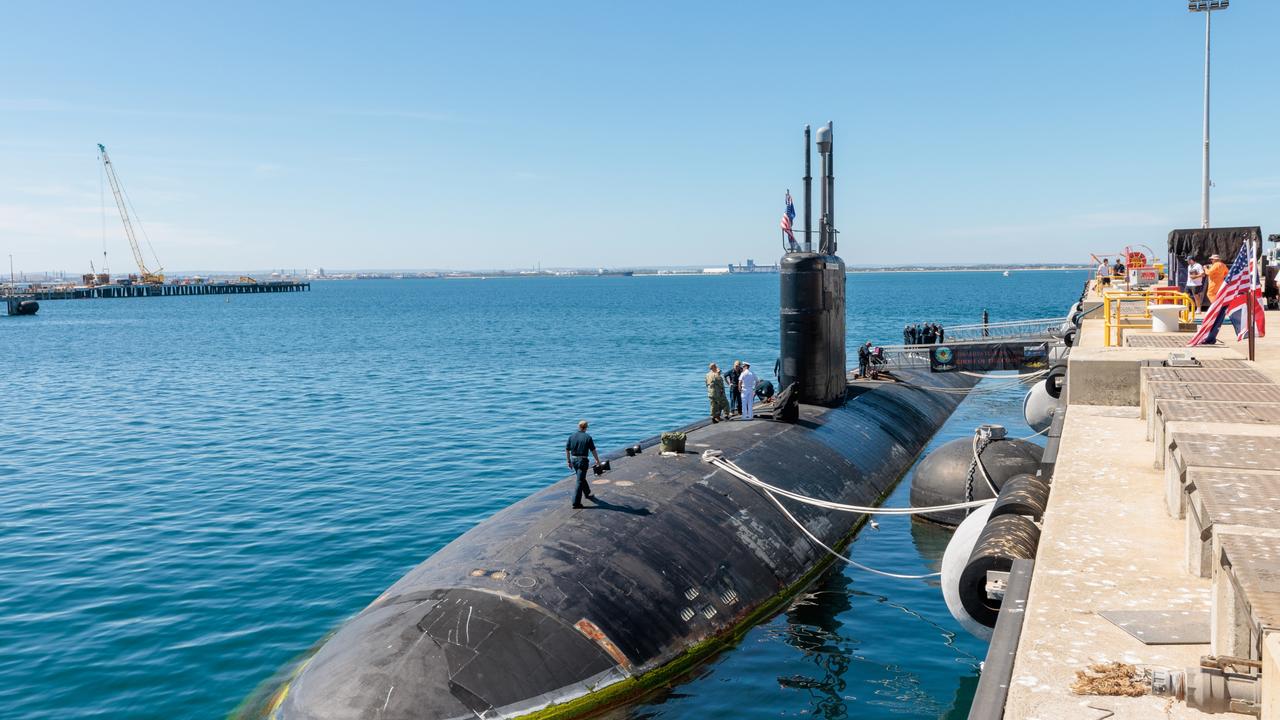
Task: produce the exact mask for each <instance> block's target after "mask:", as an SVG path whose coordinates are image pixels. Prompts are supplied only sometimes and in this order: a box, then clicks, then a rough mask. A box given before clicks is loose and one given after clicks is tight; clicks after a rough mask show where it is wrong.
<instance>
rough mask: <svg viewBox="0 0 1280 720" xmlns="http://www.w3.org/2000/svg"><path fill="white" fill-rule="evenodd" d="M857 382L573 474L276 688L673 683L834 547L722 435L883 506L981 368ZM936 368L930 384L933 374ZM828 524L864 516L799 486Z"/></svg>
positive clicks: (594, 689) (470, 704)
mask: <svg viewBox="0 0 1280 720" xmlns="http://www.w3.org/2000/svg"><path fill="white" fill-rule="evenodd" d="M901 375H902V376H903V379H904V380H908V381H914V382H916V383H919V385H914V384H912V382H903V383H893V382H866V383H862V382H855V383H852V384H850V385H849V386H848V389H847V392H848V396H849V399H848V401H847V402H846V403H844V404H842V405H839V406H837V407H823V406H816V405H802V406H801V411H800V419H799V421H798V422H796V423H794V424H789V423H781V422H772V421H768V420H755V421H750V422H730V423H721V424H718V425H701V426H698V427H695V428H694V429H692V430H691V431H690V432H689V434H688V446H687V450H688V452H686V453H685V454H682V455H680V456H676V457H670V456H660V455H659V454H658V452H657V448H650V449H646V450H645V452H644V453H643V454H640V455H637V456H635V457H617V458H616V459H614V460H613V470H612V472H610V473H608V475H606V476H604V477H603V478H594V479H593V487H594V488H595V492H596V494H597V496H598V497H599V498H600V499H601V502H600V503H599V505H598V506H597V507H590V506H588V508H587V509H584V510H576V511H575V510H572V509H570V508H569V503H570V499H571V495H572V488H573V484H574V481H573V479H572V478H571V477H570V478H566V479H563V480H561V481H559V482H557V483H555V484H554V485H551V486H550V487H548V488H546V489H544V490H541V491H539V492H537V493H534V494H533V495H531V496H529V497H528V498H526V499H524V500H522V501H520V502H518V503H516V504H515V505H512V506H510V507H508V508H506V509H505V510H502V511H500V512H499V513H497V514H496V515H494V516H493V517H491V518H489V519H488V520H486V521H484V522H483V523H481V524H479V525H477V526H476V527H475V528H473V529H472V530H470V531H468V532H467V533H465V534H463V535H462V536H460V537H459V538H457V539H456V540H454V541H453V542H452V543H450V544H449V545H448V546H446V547H444V548H443V549H441V550H440V551H439V552H438V553H436V554H435V555H433V556H432V557H431V558H429V559H427V560H426V561H424V562H423V563H422V564H420V565H419V566H417V567H416V568H414V569H413V570H412V571H410V572H409V573H408V574H407V575H405V576H404V577H403V578H402V579H401V580H400V581H398V582H397V583H395V585H393V586H392V587H391V588H389V589H388V590H387V591H386V592H385V593H383V594H382V595H381V596H380V597H379V598H377V599H376V600H375V601H374V602H373V603H371V604H370V605H369V606H368V607H366V608H365V609H364V610H363V611H362V612H360V613H359V614H358V615H357V616H356V617H354V618H353V619H351V620H350V621H348V622H347V623H346V624H345V625H344V626H342V627H341V628H340V629H339V630H338V631H337V632H336V633H335V634H334V635H333V636H332V637H331V638H330V639H329V640H328V641H327V642H326V643H324V644H323V646H321V647H320V649H319V650H318V651H317V652H316V653H315V654H314V655H313V656H312V657H310V658H309V659H308V660H306V661H305V662H304V663H302V665H301V667H300V669H299V670H298V671H297V672H296V673H295V674H294V676H293V677H292V679H291V680H289V681H288V682H287V683H286V684H285V685H284V686H282V687H281V688H280V689H279V691H278V692H276V693H275V694H274V696H273V697H272V700H271V701H270V705H269V706H268V707H267V708H266V710H267V713H266V714H267V715H268V716H269V717H271V718H279V719H280V720H321V719H323V720H335V719H338V718H343V719H347V718H351V719H355V718H361V719H363V718H387V719H399V718H404V719H408V718H413V719H415V720H421V719H427V718H430V719H437V718H441V719H443V718H476V717H482V718H504V717H538V718H550V717H569V716H573V715H577V714H581V713H585V712H588V711H590V710H592V709H595V708H598V707H600V706H601V705H604V704H607V703H611V702H617V701H620V700H622V699H624V698H627V697H630V696H632V695H636V694H639V693H641V692H643V691H644V690H646V689H648V688H650V687H652V686H654V685H656V684H658V683H661V682H663V681H665V680H666V679H668V678H669V677H671V676H672V675H673V674H675V673H676V672H679V671H683V670H684V669H687V668H688V667H689V666H691V665H692V664H693V663H695V662H697V661H698V660H700V659H702V658H704V657H706V656H707V655H709V654H710V653H712V652H714V651H715V650H716V649H718V648H719V647H720V646H721V645H723V643H724V642H726V641H728V640H731V639H732V638H733V637H735V636H736V634H737V633H738V632H740V631H741V630H743V629H744V628H745V627H747V626H749V625H750V624H752V623H754V622H758V621H759V620H762V619H764V617H767V616H768V615H769V614H771V613H772V612H774V611H776V610H777V609H778V608H779V604H780V602H781V601H782V600H785V599H786V598H787V597H789V596H790V595H791V594H792V593H794V592H796V591H798V590H800V589H801V588H802V587H803V586H804V584H806V583H807V582H808V581H810V580H812V579H813V578H814V577H815V576H816V572H817V571H818V570H820V569H821V568H823V567H825V566H826V565H827V564H828V563H829V562H830V561H831V559H832V558H831V556H830V555H829V554H828V553H826V551H825V550H822V549H821V548H818V547H816V546H815V545H814V544H812V543H811V542H810V541H809V540H808V539H806V538H805V537H804V535H803V534H802V533H801V532H800V531H799V529H798V528H796V527H795V526H794V525H793V524H791V522H790V521H789V520H788V519H787V518H786V517H785V516H784V515H783V514H782V513H781V512H780V511H779V510H778V509H777V508H776V507H775V506H774V505H773V504H772V502H771V501H770V500H769V499H768V497H767V496H766V495H765V494H764V493H762V492H761V491H760V490H758V489H755V488H752V487H750V486H748V485H746V484H745V483H743V482H742V481H741V480H738V479H736V478H733V477H731V476H730V475H728V474H727V473H725V472H723V471H719V470H717V469H715V468H714V467H712V466H710V465H708V464H706V463H703V462H702V461H701V458H700V453H701V452H702V451H703V450H706V449H716V450H721V451H723V452H724V455H725V457H726V458H728V459H730V460H732V461H733V462H735V463H737V464H738V465H740V466H741V467H742V468H744V469H745V470H747V471H748V472H751V473H753V474H754V475H756V476H757V477H759V478H760V479H762V480H764V481H765V482H768V483H770V484H774V485H777V486H780V487H783V488H787V489H790V490H793V491H795V492H798V493H802V494H804V495H807V496H811V497H816V498H822V499H826V500H834V501H838V502H843V503H853V504H863V505H871V504H875V503H876V502H878V501H879V499H880V498H882V497H883V496H884V495H885V494H886V493H887V492H888V491H889V490H890V489H892V487H893V486H894V484H895V483H896V482H897V481H898V480H899V479H900V478H901V477H902V475H903V474H904V473H905V472H906V470H907V469H908V468H909V467H910V466H911V464H912V462H913V461H914V460H915V458H916V457H917V456H918V454H919V453H920V452H921V450H922V449H923V448H924V446H925V444H926V443H927V442H928V440H929V438H930V437H932V436H933V434H934V433H935V432H936V431H937V430H938V429H939V427H941V425H942V424H943V422H945V421H946V419H947V418H948V417H949V416H950V415H951V413H952V411H953V410H954V409H955V407H956V406H957V405H958V404H959V402H960V400H961V399H962V396H963V393H955V392H951V393H946V392H937V391H935V390H931V389H929V388H928V387H927V386H934V387H937V386H945V387H947V388H952V389H967V388H969V387H971V386H972V384H973V383H974V382H975V381H974V380H973V379H972V378H969V377H967V376H962V375H959V374H947V375H929V374H928V373H920V374H914V373H901ZM921 386H926V387H921ZM784 502H788V504H789V509H790V510H791V511H792V513H793V514H794V515H795V516H796V517H797V518H799V519H800V520H801V522H803V523H804V525H805V526H806V527H807V528H808V529H809V531H810V532H812V533H813V534H814V535H816V536H817V537H818V538H820V539H821V540H822V541H823V542H825V543H827V544H831V545H835V546H839V545H840V544H841V543H843V542H845V541H847V540H848V539H849V537H850V536H851V535H852V533H853V532H854V531H855V530H856V529H857V527H858V526H859V524H860V523H861V521H862V520H863V518H864V516H858V515H851V514H845V513H835V512H829V511H825V510H822V509H819V508H814V507H812V506H807V505H799V504H796V503H790V502H789V501H785V500H784Z"/></svg>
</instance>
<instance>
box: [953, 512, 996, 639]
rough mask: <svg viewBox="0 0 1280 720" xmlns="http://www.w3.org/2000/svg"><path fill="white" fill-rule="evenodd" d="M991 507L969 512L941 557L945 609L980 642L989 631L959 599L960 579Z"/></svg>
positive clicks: (988, 516) (988, 635)
mask: <svg viewBox="0 0 1280 720" xmlns="http://www.w3.org/2000/svg"><path fill="white" fill-rule="evenodd" d="M992 507H993V506H991V505H984V506H982V507H980V508H978V509H977V510H974V511H973V512H972V513H970V515H969V517H967V518H965V519H964V521H963V522H961V523H960V526H959V527H957V528H956V531H955V534H953V535H952V536H951V541H950V542H948V543H947V550H946V552H944V553H943V554H942V578H941V581H942V599H943V600H944V601H946V603H947V610H949V611H951V617H953V618H955V619H956V622H958V623H960V626H961V627H963V628H964V629H965V630H968V631H969V634H970V635H973V636H974V637H977V638H980V639H982V640H990V639H991V628H990V627H988V626H987V625H983V624H982V623H980V622H978V621H977V620H975V619H973V617H971V616H970V615H969V611H968V610H966V609H965V606H964V601H963V600H961V599H960V576H961V575H962V574H963V573H964V568H965V564H966V563H968V562H969V556H970V555H972V554H973V548H974V546H975V545H977V543H978V536H979V535H981V534H982V528H983V527H985V526H986V524H987V520H988V519H989V518H990V517H991V508H992Z"/></svg>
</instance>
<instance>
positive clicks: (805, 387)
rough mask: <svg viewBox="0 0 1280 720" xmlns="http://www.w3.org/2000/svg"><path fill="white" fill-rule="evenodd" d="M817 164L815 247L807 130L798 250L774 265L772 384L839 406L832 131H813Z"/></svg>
mask: <svg viewBox="0 0 1280 720" xmlns="http://www.w3.org/2000/svg"><path fill="white" fill-rule="evenodd" d="M818 153H819V155H820V156H821V159H822V176H821V177H820V178H819V180H820V181H821V186H820V191H821V192H820V197H821V202H822V207H821V213H820V214H819V217H818V247H817V249H816V250H815V249H814V247H813V238H812V233H813V231H812V229H811V228H810V218H811V217H812V213H811V202H812V199H811V195H812V187H811V185H812V182H813V178H812V177H811V176H810V141H809V127H808V126H805V129H804V230H803V234H804V245H803V247H801V246H799V245H797V244H796V243H795V242H794V241H791V242H790V244H789V246H788V247H789V252H787V253H786V254H785V255H783V256H782V260H781V261H780V262H779V263H778V272H779V287H780V292H781V297H780V299H779V312H778V325H779V330H780V333H781V339H780V363H779V368H778V379H779V381H780V383H781V385H782V387H784V388H786V387H789V386H790V385H791V383H793V382H794V383H796V391H797V394H798V396H799V400H800V402H802V403H809V404H813V405H826V406H828V407H830V406H834V405H840V404H842V403H844V401H845V393H846V389H847V382H848V381H847V380H846V375H845V373H846V365H845V362H846V358H845V309H844V292H845V268H844V261H843V260H841V259H840V258H839V257H838V256H837V255H836V229H835V202H834V199H835V168H834V163H833V160H832V154H833V143H832V126H831V123H827V124H826V125H825V126H823V127H820V128H818Z"/></svg>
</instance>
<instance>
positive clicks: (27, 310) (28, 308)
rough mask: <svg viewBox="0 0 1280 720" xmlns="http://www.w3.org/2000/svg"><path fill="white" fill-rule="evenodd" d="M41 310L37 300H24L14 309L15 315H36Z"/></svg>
mask: <svg viewBox="0 0 1280 720" xmlns="http://www.w3.org/2000/svg"><path fill="white" fill-rule="evenodd" d="M39 310H40V303H38V302H36V301H35V300H23V301H21V302H19V303H18V304H17V305H16V306H15V307H14V313H13V314H14V315H35V314H36V312H38V311H39Z"/></svg>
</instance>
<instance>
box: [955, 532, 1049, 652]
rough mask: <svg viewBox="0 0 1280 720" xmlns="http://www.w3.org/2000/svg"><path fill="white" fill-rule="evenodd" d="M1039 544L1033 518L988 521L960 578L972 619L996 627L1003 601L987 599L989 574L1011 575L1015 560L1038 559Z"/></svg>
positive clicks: (962, 591)
mask: <svg viewBox="0 0 1280 720" xmlns="http://www.w3.org/2000/svg"><path fill="white" fill-rule="evenodd" d="M1039 544H1040V528H1039V527H1037V526H1036V524H1035V523H1034V522H1032V521H1031V519H1030V518H1026V517H1023V516H1022V515H1001V516H1000V517H993V518H991V519H990V520H988V521H987V525H986V527H984V528H982V534H980V535H979V536H978V542H977V543H976V544H975V545H974V546H973V552H972V553H970V554H969V562H968V563H967V564H966V565H965V566H964V571H963V572H962V573H961V574H960V601H961V603H962V604H963V605H964V609H965V611H966V612H968V613H969V616H970V617H972V618H973V619H974V620H976V621H978V622H980V623H982V624H983V625H986V626H987V627H995V626H996V618H997V617H999V615H1000V602H1001V601H1000V600H993V599H991V598H988V597H987V572H988V571H991V570H996V571H1001V572H1008V571H1009V569H1010V568H1012V567H1013V561H1014V560H1026V559H1031V558H1034V557H1035V556H1036V547H1037V546H1038V545H1039Z"/></svg>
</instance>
